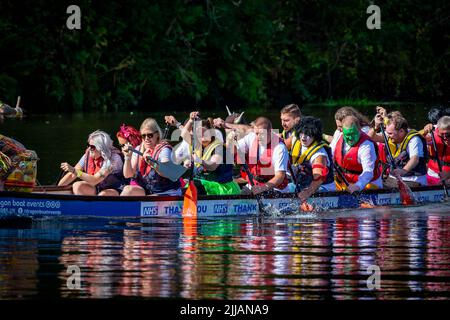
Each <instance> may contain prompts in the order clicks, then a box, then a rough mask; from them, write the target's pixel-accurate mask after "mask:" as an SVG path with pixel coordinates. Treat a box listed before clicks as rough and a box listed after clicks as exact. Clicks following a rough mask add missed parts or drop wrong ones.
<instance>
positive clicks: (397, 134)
mask: <svg viewBox="0 0 450 320" xmlns="http://www.w3.org/2000/svg"><path fill="white" fill-rule="evenodd" d="M386 135H387V136H388V138H389V140H391V141H392V142H393V143H394V144H395V145H396V149H395V150H391V153H392V156H393V158H394V161H395V164H396V167H397V168H396V169H395V170H393V172H392V173H391V174H392V175H399V176H401V177H402V180H403V181H405V182H406V183H407V184H408V185H409V186H410V187H416V186H420V185H424V186H426V185H427V176H426V174H427V166H426V162H425V160H426V158H427V155H428V150H427V146H426V141H425V139H424V138H423V137H422V136H421V135H420V133H419V132H418V131H416V130H413V129H408V122H407V121H406V119H405V118H403V117H401V116H397V117H391V118H389V119H388V122H387V124H386ZM384 185H385V187H395V186H396V185H397V180H396V178H394V177H393V176H389V177H388V179H386V181H385V182H384Z"/></svg>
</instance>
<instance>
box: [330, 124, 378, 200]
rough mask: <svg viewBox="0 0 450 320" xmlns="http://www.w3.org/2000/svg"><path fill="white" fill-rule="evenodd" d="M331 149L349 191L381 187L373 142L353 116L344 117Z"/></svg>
mask: <svg viewBox="0 0 450 320" xmlns="http://www.w3.org/2000/svg"><path fill="white" fill-rule="evenodd" d="M332 150H333V157H334V160H335V163H336V166H337V167H338V168H339V169H341V171H342V172H343V175H344V177H345V179H346V180H347V182H348V183H349V186H348V187H347V189H348V191H349V192H350V193H353V192H355V191H361V190H364V189H368V188H370V189H372V188H382V187H383V184H382V180H381V173H380V169H379V165H378V155H377V151H376V146H375V143H374V142H373V141H372V140H371V139H370V137H369V136H367V134H365V133H364V132H363V131H362V130H361V126H360V124H359V120H358V119H357V118H356V117H355V116H347V117H345V118H344V120H343V121H342V136H341V137H340V138H339V139H338V141H337V142H336V144H335V145H334V146H333V149H332ZM338 177H339V176H338ZM340 186H341V188H344V189H345V187H343V185H342V184H341V185H340Z"/></svg>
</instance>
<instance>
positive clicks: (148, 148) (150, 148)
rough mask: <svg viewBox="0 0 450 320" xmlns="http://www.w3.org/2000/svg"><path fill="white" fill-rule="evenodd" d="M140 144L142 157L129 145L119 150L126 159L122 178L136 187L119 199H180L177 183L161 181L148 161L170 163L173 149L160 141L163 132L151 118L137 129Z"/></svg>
mask: <svg viewBox="0 0 450 320" xmlns="http://www.w3.org/2000/svg"><path fill="white" fill-rule="evenodd" d="M140 133H141V137H142V143H141V144H140V145H139V146H138V148H137V149H138V150H139V151H140V152H142V153H143V155H142V156H139V155H137V154H136V153H133V152H132V151H131V150H130V149H131V147H132V146H131V145H130V144H128V145H126V146H124V147H123V148H122V152H123V154H124V156H125V158H124V159H125V162H124V166H123V175H124V176H125V177H126V178H133V180H134V181H135V182H136V185H128V186H125V188H124V190H123V191H122V193H121V196H144V195H149V194H151V195H162V194H164V195H181V189H180V187H181V184H180V181H176V182H173V181H171V180H169V179H168V178H166V177H164V176H163V175H162V174H161V173H159V172H158V170H157V168H155V166H154V163H152V162H151V161H150V160H149V159H148V157H151V158H152V159H155V160H157V161H158V162H160V163H164V162H169V161H172V159H171V158H172V146H171V145H170V144H169V143H168V142H167V141H166V140H163V139H162V131H161V128H160V127H159V125H158V123H157V122H156V120H155V119H153V118H147V119H145V120H144V122H142V124H141V127H140Z"/></svg>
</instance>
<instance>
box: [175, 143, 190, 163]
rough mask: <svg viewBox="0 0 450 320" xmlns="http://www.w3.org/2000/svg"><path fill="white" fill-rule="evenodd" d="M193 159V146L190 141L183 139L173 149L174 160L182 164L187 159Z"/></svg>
mask: <svg viewBox="0 0 450 320" xmlns="http://www.w3.org/2000/svg"><path fill="white" fill-rule="evenodd" d="M190 159H191V148H190V146H189V143H187V142H186V141H184V140H183V141H181V142H180V143H178V144H177V145H176V146H174V147H173V150H172V161H173V162H174V163H176V164H180V163H182V162H183V161H185V160H190Z"/></svg>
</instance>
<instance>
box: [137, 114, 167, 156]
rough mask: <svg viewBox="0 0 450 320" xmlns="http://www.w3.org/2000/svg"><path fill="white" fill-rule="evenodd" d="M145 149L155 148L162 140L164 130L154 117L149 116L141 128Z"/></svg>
mask: <svg viewBox="0 0 450 320" xmlns="http://www.w3.org/2000/svg"><path fill="white" fill-rule="evenodd" d="M139 131H140V132H141V138H142V142H143V143H144V147H145V149H153V148H154V147H155V146H156V145H157V144H158V143H159V142H160V140H161V137H162V132H161V128H160V127H159V125H158V123H157V122H156V120H155V119H153V118H147V119H145V120H144V122H142V124H141V127H140V129H139Z"/></svg>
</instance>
